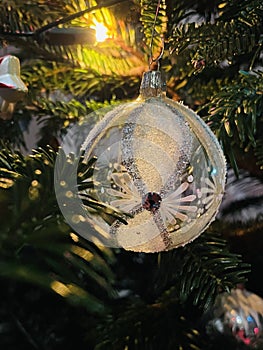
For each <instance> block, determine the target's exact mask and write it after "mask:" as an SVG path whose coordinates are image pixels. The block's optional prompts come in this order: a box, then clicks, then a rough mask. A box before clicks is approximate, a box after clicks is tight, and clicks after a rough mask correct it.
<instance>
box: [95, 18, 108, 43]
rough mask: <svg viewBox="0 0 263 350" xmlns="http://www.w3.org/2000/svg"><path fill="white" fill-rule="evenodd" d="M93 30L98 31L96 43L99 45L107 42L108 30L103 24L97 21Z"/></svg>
mask: <svg viewBox="0 0 263 350" xmlns="http://www.w3.org/2000/svg"><path fill="white" fill-rule="evenodd" d="M93 28H94V29H95V31H96V41H97V42H98V43H101V42H103V41H105V40H106V39H107V38H108V37H109V35H108V28H106V27H105V26H104V25H103V24H102V23H99V22H96V21H95V22H94V27H93Z"/></svg>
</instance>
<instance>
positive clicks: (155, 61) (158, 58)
mask: <svg viewBox="0 0 263 350" xmlns="http://www.w3.org/2000/svg"><path fill="white" fill-rule="evenodd" d="M160 7H161V0H158V3H157V7H156V11H155V16H154V21H153V27H152V33H151V41H150V56H149V70H150V69H151V65H152V64H153V63H157V70H159V69H160V60H161V58H162V57H163V53H164V37H163V36H161V40H162V48H161V52H160V54H159V55H158V56H157V57H156V58H154V57H153V38H154V33H155V27H156V21H157V16H158V13H159V10H160Z"/></svg>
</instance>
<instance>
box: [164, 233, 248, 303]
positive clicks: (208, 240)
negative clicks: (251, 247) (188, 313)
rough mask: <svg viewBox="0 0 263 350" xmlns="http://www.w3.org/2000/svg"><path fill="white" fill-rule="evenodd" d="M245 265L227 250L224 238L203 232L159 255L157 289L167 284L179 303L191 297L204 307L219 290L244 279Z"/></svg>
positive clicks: (246, 271) (212, 299)
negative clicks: (187, 242)
mask: <svg viewBox="0 0 263 350" xmlns="http://www.w3.org/2000/svg"><path fill="white" fill-rule="evenodd" d="M176 266H180V269H177V268H176ZM248 267H249V266H248V265H247V264H243V263H242V262H241V258H240V256H238V255H236V254H233V253H230V252H229V250H228V246H227V242H226V241H225V240H223V239H222V238H220V237H219V236H218V235H211V233H209V232H206V233H204V234H202V235H201V236H200V237H199V238H198V239H197V240H195V241H194V242H192V243H191V244H188V245H187V246H185V247H184V248H180V249H177V250H175V251H172V252H168V253H166V254H162V255H161V256H160V270H159V271H158V276H157V281H158V282H157V290H158V288H159V287H158V286H166V288H168V287H169V286H170V288H171V289H170V292H171V294H172V295H174V294H175V295H178V298H179V299H180V300H181V302H182V303H185V302H189V301H191V302H192V303H193V304H194V305H197V306H198V307H199V308H203V309H207V308H208V307H209V306H211V305H212V304H213V302H214V300H215V297H216V295H217V294H218V292H219V291H222V290H224V291H230V289H231V288H232V287H234V286H235V285H236V284H238V283H241V282H244V280H245V275H246V274H247V273H248V272H249V270H248ZM158 279H159V280H158ZM162 288H163V287H162Z"/></svg>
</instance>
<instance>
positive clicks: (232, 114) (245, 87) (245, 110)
mask: <svg viewBox="0 0 263 350" xmlns="http://www.w3.org/2000/svg"><path fill="white" fill-rule="evenodd" d="M262 89H263V86H262V73H261V72H257V74H251V73H249V72H244V71H240V80H238V81H234V82H233V84H232V85H229V84H228V85H226V86H225V87H223V88H222V89H221V91H220V92H219V93H217V95H216V96H214V97H213V98H212V99H211V101H210V102H209V103H208V104H207V105H206V106H205V107H204V108H207V107H208V108H209V114H210V115H209V116H208V118H207V120H208V121H209V122H210V126H211V128H212V129H213V130H214V131H215V133H216V135H217V137H218V138H219V140H220V141H221V142H222V145H223V149H224V151H225V153H226V154H227V155H228V157H229V160H230V162H231V166H232V167H233V168H234V169H235V170H236V171H237V165H236V161H235V155H234V153H233V145H234V144H237V145H238V146H240V147H242V148H243V149H246V148H249V147H251V146H252V147H253V148H255V147H256V141H257V139H259V138H260V135H259V134H260V130H261V126H260V125H261V122H262V121H261V112H262V106H263V97H262V96H263V95H262Z"/></svg>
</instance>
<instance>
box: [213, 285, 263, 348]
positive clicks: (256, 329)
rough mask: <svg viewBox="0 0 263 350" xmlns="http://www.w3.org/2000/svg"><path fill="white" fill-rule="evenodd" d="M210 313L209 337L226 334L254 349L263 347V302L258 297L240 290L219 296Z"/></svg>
mask: <svg viewBox="0 0 263 350" xmlns="http://www.w3.org/2000/svg"><path fill="white" fill-rule="evenodd" d="M210 313H211V315H212V317H211V319H210V320H209V321H208V322H207V325H206V329H207V333H208V335H209V336H216V335H217V334H225V335H228V336H233V337H235V338H236V339H237V340H238V341H240V342H243V343H245V344H247V345H250V346H252V347H254V346H256V347H257V345H258V344H261V345H262V340H263V338H262V336H263V332H262V330H263V300H262V299H261V298H260V297H259V296H258V295H256V294H254V293H251V292H249V291H247V290H246V289H239V288H238V289H233V290H232V291H231V293H222V294H219V295H218V297H217V298H216V301H215V305H214V307H213V309H212V310H211V312H210ZM260 348H261V347H260Z"/></svg>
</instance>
